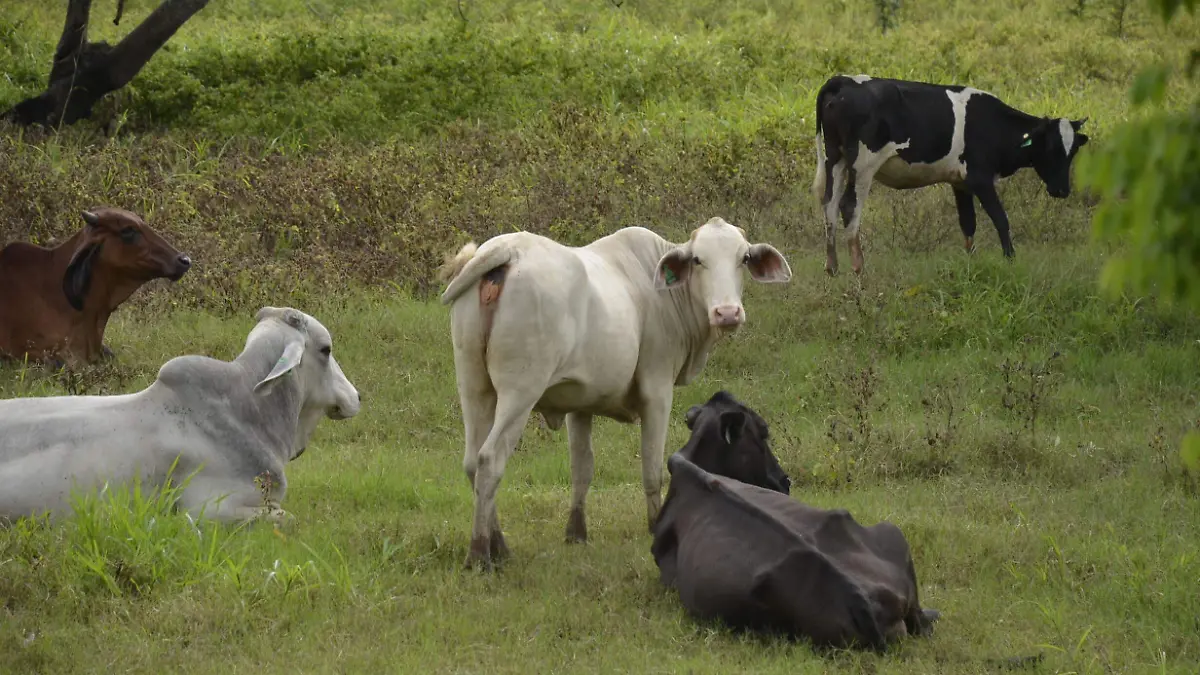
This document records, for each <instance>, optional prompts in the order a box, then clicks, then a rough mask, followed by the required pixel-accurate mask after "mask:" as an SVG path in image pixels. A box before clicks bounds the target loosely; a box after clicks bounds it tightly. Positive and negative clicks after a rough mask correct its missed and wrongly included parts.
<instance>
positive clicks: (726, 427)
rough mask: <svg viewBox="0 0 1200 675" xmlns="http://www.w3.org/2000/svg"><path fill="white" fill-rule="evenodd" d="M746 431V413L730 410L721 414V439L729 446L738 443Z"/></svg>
mask: <svg viewBox="0 0 1200 675" xmlns="http://www.w3.org/2000/svg"><path fill="white" fill-rule="evenodd" d="M745 431H746V413H744V412H742V411H740V410H730V411H728V412H723V413H721V438H724V439H725V442H726V443H728V444H729V445H733V444H734V443H737V442H738V439H740V438H741V437H742V435H743V434H744V433H745Z"/></svg>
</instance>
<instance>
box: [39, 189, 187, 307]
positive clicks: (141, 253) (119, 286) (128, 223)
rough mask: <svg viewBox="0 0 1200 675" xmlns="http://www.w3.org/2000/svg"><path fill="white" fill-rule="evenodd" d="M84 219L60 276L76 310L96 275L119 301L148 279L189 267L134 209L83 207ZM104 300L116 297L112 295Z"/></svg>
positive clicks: (174, 275) (178, 274)
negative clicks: (71, 253)
mask: <svg viewBox="0 0 1200 675" xmlns="http://www.w3.org/2000/svg"><path fill="white" fill-rule="evenodd" d="M83 221H84V223H86V226H85V227H84V231H83V237H82V238H81V240H80V243H79V247H78V248H77V249H75V254H74V255H73V256H72V257H71V262H70V263H68V264H67V271H66V273H65V274H64V275H63V293H65V294H66V296H67V302H69V303H71V306H72V307H74V308H75V309H76V310H78V311H83V303H84V299H85V298H86V297H87V294H88V290H89V289H90V288H91V287H92V282H93V280H94V278H95V277H96V276H97V275H103V277H104V283H105V286H106V289H107V290H108V292H110V293H111V294H112V295H114V296H115V302H120V301H123V300H124V299H125V298H127V297H129V294H131V293H133V291H135V290H137V288H138V287H140V286H141V285H142V284H144V283H146V282H147V281H150V280H152V279H158V278H161V277H166V278H168V279H170V280H171V281H178V280H179V279H180V278H181V277H182V276H183V275H184V274H185V273H186V272H187V271H188V269H189V268H190V267H191V266H192V259H191V258H189V257H187V256H186V255H184V254H182V253H180V252H179V251H177V250H176V249H175V247H173V246H171V245H170V244H168V243H167V242H166V240H165V239H163V238H162V237H161V236H159V235H158V233H157V232H155V231H154V230H152V229H150V226H149V225H147V224H146V223H145V221H143V220H142V219H141V218H140V217H138V216H137V214H135V213H131V212H129V211H126V210H124V209H114V208H107V207H105V208H98V209H93V210H91V211H84V212H83ZM102 302H114V298H106V299H104V300H102ZM112 308H113V305H110V306H109V307H104V308H103V309H112Z"/></svg>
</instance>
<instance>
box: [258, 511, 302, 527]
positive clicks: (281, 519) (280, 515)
mask: <svg viewBox="0 0 1200 675" xmlns="http://www.w3.org/2000/svg"><path fill="white" fill-rule="evenodd" d="M265 515H266V520H267V521H269V522H270V523H271V524H272V525H274V526H275V527H278V528H286V527H290V526H291V525H292V524H293V523H295V522H296V516H293V515H292V514H290V513H288V512H287V511H284V510H283V509H280V508H273V509H270V510H268V511H267V513H266V514H265Z"/></svg>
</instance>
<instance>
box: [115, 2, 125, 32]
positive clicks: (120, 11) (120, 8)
mask: <svg viewBox="0 0 1200 675" xmlns="http://www.w3.org/2000/svg"><path fill="white" fill-rule="evenodd" d="M124 13H125V0H117V15H116V16H115V17H113V25H114V26H120V25H121V15H122V14H124Z"/></svg>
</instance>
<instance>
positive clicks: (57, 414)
mask: <svg viewBox="0 0 1200 675" xmlns="http://www.w3.org/2000/svg"><path fill="white" fill-rule="evenodd" d="M157 421H158V420H157V418H156V416H155V415H154V413H153V411H151V410H148V409H146V407H145V405H144V399H143V397H142V396H141V395H140V394H128V395H121V396H59V397H45V398H25V399H9V400H3V401H0V518H10V519H11V518H17V517H20V516H23V515H28V514H29V513H30V512H31V511H42V510H47V509H48V510H50V511H52V512H54V513H62V512H63V511H65V510H66V509H67V508H68V507H69V503H70V501H69V500H70V491H71V490H72V489H73V488H78V489H94V488H97V487H99V486H100V485H102V484H103V483H104V482H105V481H109V480H119V479H123V478H126V477H128V476H131V475H132V474H133V473H135V472H137V473H139V474H141V475H143V476H144V477H147V478H153V477H154V476H157V475H158V474H160V473H163V472H165V470H166V468H167V467H160V466H158V462H157V454H156V453H154V452H151V451H149V449H148V448H147V445H146V443H145V442H144V437H145V436H147V435H148V433H149V432H148V431H147V427H148V426H152V425H153V424H154V423H155V422H157Z"/></svg>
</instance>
